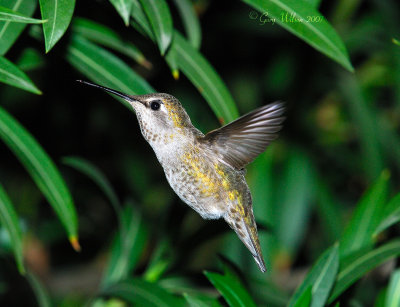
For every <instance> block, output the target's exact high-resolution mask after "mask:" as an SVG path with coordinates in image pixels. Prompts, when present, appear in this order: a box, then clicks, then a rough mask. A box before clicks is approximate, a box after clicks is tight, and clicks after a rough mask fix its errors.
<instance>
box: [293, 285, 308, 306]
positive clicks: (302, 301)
mask: <svg viewBox="0 0 400 307" xmlns="http://www.w3.org/2000/svg"><path fill="white" fill-rule="evenodd" d="M311 299H312V292H311V286H308V288H307V289H306V290H305V291H303V292H302V293H301V295H300V297H298V298H297V299H296V302H295V303H294V305H293V307H309V306H311V305H310V304H311Z"/></svg>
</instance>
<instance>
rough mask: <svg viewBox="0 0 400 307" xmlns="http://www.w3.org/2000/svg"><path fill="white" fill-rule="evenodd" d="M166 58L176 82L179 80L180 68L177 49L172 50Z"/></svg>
mask: <svg viewBox="0 0 400 307" xmlns="http://www.w3.org/2000/svg"><path fill="white" fill-rule="evenodd" d="M164 58H165V61H166V62H167V64H168V66H169V69H170V70H171V73H172V77H174V79H175V80H178V79H179V66H178V55H177V53H176V48H170V49H169V50H168V52H167V54H166V55H165V57H164Z"/></svg>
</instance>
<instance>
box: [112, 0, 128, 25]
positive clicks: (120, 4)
mask: <svg viewBox="0 0 400 307" xmlns="http://www.w3.org/2000/svg"><path fill="white" fill-rule="evenodd" d="M110 2H111V3H112V5H114V7H115V9H116V10H117V12H118V14H119V15H120V16H121V17H122V20H123V21H124V23H125V25H126V26H128V25H129V16H130V14H131V10H132V0H110Z"/></svg>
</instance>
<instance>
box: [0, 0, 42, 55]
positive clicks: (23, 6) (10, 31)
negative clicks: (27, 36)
mask: <svg viewBox="0 0 400 307" xmlns="http://www.w3.org/2000/svg"><path fill="white" fill-rule="evenodd" d="M36 4H37V1H36V0H15V1H10V0H0V6H3V7H6V8H8V9H11V10H12V11H14V12H18V13H21V14H23V15H25V16H28V17H31V16H32V14H33V12H34V11H35V8H36ZM26 26H27V24H26V23H18V22H11V21H0V55H4V54H6V52H7V51H8V49H10V47H11V46H12V45H13V44H14V42H15V41H16V40H17V38H18V36H19V35H20V34H21V32H22V31H23V30H24V29H25V27H26Z"/></svg>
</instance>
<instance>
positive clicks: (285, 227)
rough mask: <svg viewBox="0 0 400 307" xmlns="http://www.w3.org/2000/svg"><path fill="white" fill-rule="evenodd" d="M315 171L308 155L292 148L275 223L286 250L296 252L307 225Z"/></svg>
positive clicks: (280, 240) (281, 242) (278, 235)
mask: <svg viewBox="0 0 400 307" xmlns="http://www.w3.org/2000/svg"><path fill="white" fill-rule="evenodd" d="M314 178H315V176H314V173H313V170H312V163H311V161H310V160H309V158H308V157H307V156H306V155H305V154H304V153H302V152H300V151H294V153H293V154H292V155H290V158H289V160H288V163H287V165H286V170H285V174H284V177H283V179H282V180H283V181H282V183H281V185H282V186H284V187H285V188H284V189H285V190H284V193H282V195H281V196H280V198H279V201H280V203H279V204H275V205H278V210H277V213H276V214H277V220H276V225H275V228H276V229H275V231H276V236H277V237H278V240H279V242H280V244H281V245H282V247H283V249H284V250H285V252H286V253H287V252H289V253H290V254H295V252H296V251H297V249H298V248H299V246H300V244H301V242H302V240H303V238H304V236H305V234H306V229H307V228H306V227H307V224H308V223H307V220H308V218H309V215H310V212H311V206H310V204H311V203H312V200H311V198H312V197H313V194H314V193H313V189H314Z"/></svg>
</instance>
